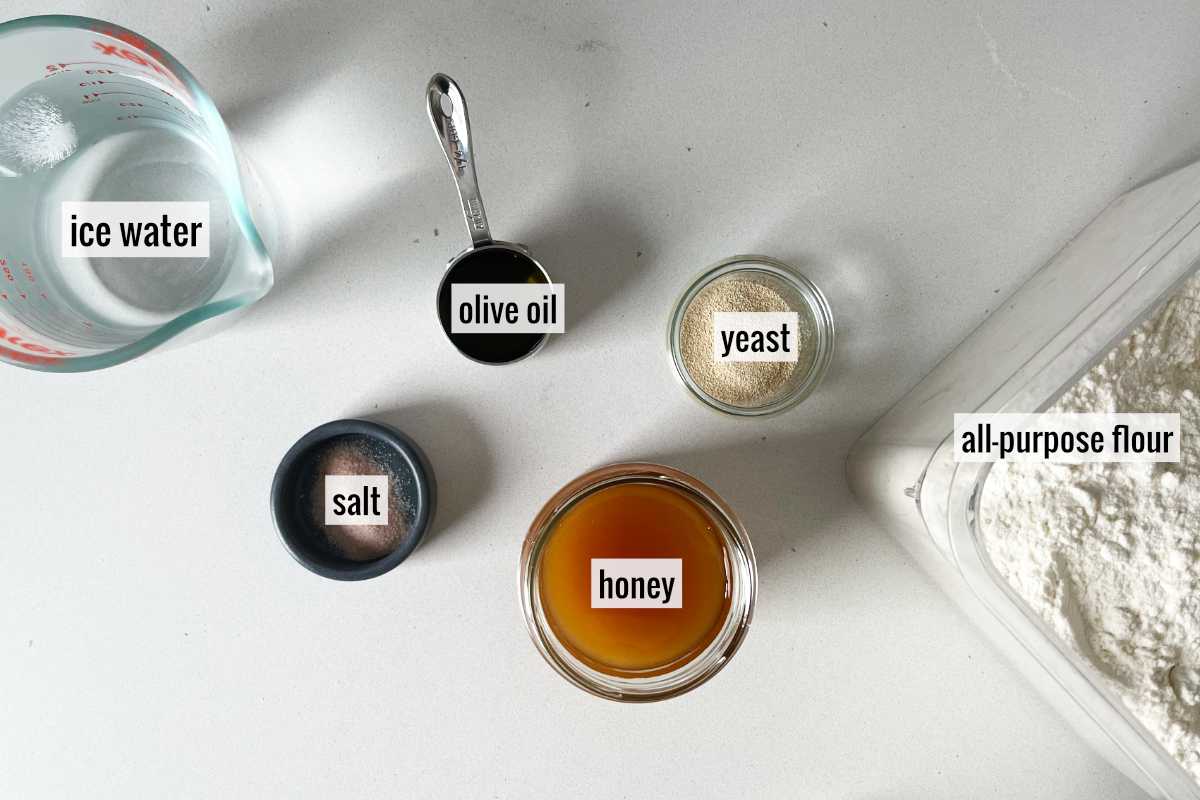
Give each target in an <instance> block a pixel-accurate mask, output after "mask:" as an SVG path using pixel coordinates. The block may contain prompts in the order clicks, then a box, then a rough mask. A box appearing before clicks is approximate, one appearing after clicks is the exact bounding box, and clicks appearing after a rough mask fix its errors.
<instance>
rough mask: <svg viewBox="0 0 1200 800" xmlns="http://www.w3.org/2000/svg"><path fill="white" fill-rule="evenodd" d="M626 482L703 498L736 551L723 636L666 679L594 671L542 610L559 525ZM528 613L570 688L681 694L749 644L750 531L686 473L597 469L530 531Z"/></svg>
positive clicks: (623, 694) (661, 696) (536, 637)
mask: <svg viewBox="0 0 1200 800" xmlns="http://www.w3.org/2000/svg"><path fill="white" fill-rule="evenodd" d="M623 483H649V484H654V485H660V486H670V487H672V488H674V489H676V490H679V491H682V492H683V493H684V494H686V495H687V496H688V497H690V498H691V499H694V500H696V501H697V502H698V503H700V504H701V506H702V507H704V509H705V510H706V511H708V512H709V513H710V514H711V515H712V516H713V518H714V519H715V520H716V521H717V522H718V523H719V527H720V528H721V535H722V537H723V539H724V540H725V543H726V546H727V549H728V552H729V583H730V595H731V596H730V605H729V611H728V613H727V614H726V616H725V620H724V621H723V623H722V626H721V629H720V631H718V633H717V635H716V636H715V637H714V638H713V640H712V641H711V642H709V643H708V644H707V645H706V646H705V647H704V649H703V650H701V651H700V652H699V653H697V654H696V655H694V656H692V657H691V658H690V659H688V660H687V661H685V662H683V663H682V664H680V665H678V666H677V667H675V668H673V669H671V670H669V671H667V672H663V673H661V674H656V675H649V676H638V677H624V676H616V675H610V674H608V673H606V672H601V671H599V670H597V669H594V668H592V667H590V666H589V665H588V664H586V663H584V662H583V661H582V660H580V659H579V658H577V657H576V656H575V655H574V654H572V653H571V652H570V651H569V650H567V648H566V646H565V645H563V644H562V643H561V642H559V640H558V638H557V637H556V636H555V635H554V632H553V631H552V630H551V629H550V626H549V624H548V621H547V620H546V618H545V615H544V613H543V610H542V606H541V595H540V591H539V588H538V576H539V567H540V561H541V553H542V549H543V548H544V546H545V544H546V541H547V540H548V538H549V534H550V532H551V530H553V528H554V525H555V523H556V522H557V521H558V520H559V519H560V518H561V516H562V514H563V513H565V512H566V511H567V510H568V509H569V508H571V507H573V506H574V505H575V503H577V502H578V501H579V500H581V499H583V498H584V497H587V496H589V495H591V494H593V493H595V492H596V491H599V490H601V489H604V488H606V487H609V486H615V485H619V484H623ZM520 589H521V608H522V611H523V612H524V615H525V622H526V625H527V626H528V629H529V636H530V638H531V639H532V640H533V643H534V645H535V646H536V647H537V649H538V652H540V653H541V655H542V657H543V658H544V659H545V660H546V662H547V663H548V664H550V666H551V667H553V668H554V670H555V671H556V672H558V673H559V674H560V675H562V676H563V677H564V678H566V679H567V680H568V681H569V682H570V683H572V684H574V685H575V686H577V687H579V688H580V689H583V690H584V691H586V692H589V693H591V694H593V695H596V696H598V697H604V698H607V699H609V700H617V701H621V702H635V703H636V702H653V701H657V700H665V699H667V698H670V697H676V696H678V695H681V694H683V693H685V692H688V691H691V690H692V689H694V688H696V687H697V686H700V685H701V684H703V683H704V682H705V681H707V680H709V679H710V678H712V676H713V675H715V674H716V673H717V672H719V671H720V670H721V669H722V668H723V667H724V666H725V664H727V663H728V662H729V660H730V659H731V658H732V657H733V655H734V653H736V652H737V650H738V648H739V647H740V646H741V644H742V641H743V640H744V638H745V635H746V632H747V630H748V629H749V626H750V621H751V619H752V617H753V614H754V604H755V599H756V596H757V593H758V591H757V590H758V571H757V566H756V563H755V559H754V550H753V548H752V546H751V544H750V538H749V535H748V534H747V533H746V529H745V527H744V526H743V525H742V523H741V521H740V520H739V519H738V518H737V516H736V515H735V514H734V512H733V510H732V509H731V508H730V507H729V506H728V505H727V504H726V503H725V501H724V500H722V499H721V498H720V496H719V495H717V493H716V492H714V491H713V490H712V489H711V488H709V487H708V486H706V485H705V484H704V483H702V482H701V481H699V480H697V479H696V478H694V477H692V476H691V475H688V474H687V473H685V472H682V471H680V470H677V469H674V468H672V467H667V466H663V465H661V464H654V463H650V462H620V463H615V464H609V465H607V466H603V467H598V468H596V469H593V470H590V471H588V472H586V473H584V474H583V475H580V476H579V477H578V478H575V479H574V480H573V481H571V482H570V483H568V484H567V485H566V486H564V487H562V488H561V489H559V490H558V491H557V492H556V493H555V494H554V496H553V497H551V498H550V499H549V500H548V501H547V502H546V503H545V505H543V506H542V508H541V510H540V511H539V512H538V514H537V516H535V517H534V519H533V522H532V523H531V524H530V526H529V531H528V533H527V534H526V536H525V540H524V543H523V545H522V548H521V575H520Z"/></svg>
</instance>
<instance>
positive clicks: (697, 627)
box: [537, 483, 730, 677]
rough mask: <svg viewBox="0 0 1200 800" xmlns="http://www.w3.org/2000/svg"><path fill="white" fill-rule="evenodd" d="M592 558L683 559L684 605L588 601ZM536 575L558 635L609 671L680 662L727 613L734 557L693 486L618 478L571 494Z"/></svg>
mask: <svg viewBox="0 0 1200 800" xmlns="http://www.w3.org/2000/svg"><path fill="white" fill-rule="evenodd" d="M593 558H679V559H682V560H683V581H682V582H683V586H682V591H683V595H682V597H683V607H682V608H592V607H591V583H590V582H591V559H593ZM537 580H538V592H539V594H540V598H541V603H542V608H543V610H544V612H545V615H546V618H547V621H548V622H549V625H550V629H551V630H552V631H553V633H554V635H555V637H556V638H557V639H558V640H559V642H561V643H562V644H563V645H564V646H565V647H566V648H567V649H568V650H569V651H570V652H571V653H572V654H574V655H575V657H576V658H578V659H579V660H581V661H583V662H584V663H585V664H587V665H588V666H590V667H591V668H592V669H595V670H598V671H600V672H603V673H606V674H608V675H615V676H620V677H649V676H653V675H661V674H663V673H666V672H670V671H672V670H675V669H678V668H679V667H681V666H683V665H684V664H686V663H687V662H688V661H691V660H692V659H693V658H695V657H696V656H697V655H699V654H700V653H701V652H702V651H703V650H704V648H705V647H706V646H708V644H709V643H710V642H712V640H713V639H714V638H716V636H717V633H718V632H719V631H720V630H721V627H722V625H723V624H724V622H725V619H726V617H728V616H729V607H730V586H729V583H730V561H729V557H728V553H727V552H726V547H725V541H724V537H723V536H722V533H721V528H720V526H719V524H718V523H717V521H716V520H715V519H714V518H713V517H712V515H711V514H710V513H709V511H708V510H706V509H705V508H704V507H703V506H701V505H700V504H699V503H698V502H697V501H696V500H695V499H693V498H692V497H691V496H690V495H688V494H687V493H685V492H684V491H681V490H678V489H675V488H673V487H670V486H664V485H660V484H651V483H623V484H615V485H612V486H607V487H604V488H602V489H599V490H597V491H595V492H592V493H591V494H589V495H587V496H585V497H584V498H583V499H581V500H579V501H577V502H576V503H575V504H574V505H573V506H571V507H570V508H569V509H567V511H566V512H564V513H563V514H562V515H561V516H560V517H559V519H558V520H557V522H556V523H555V524H554V527H553V528H551V529H550V531H549V532H548V533H547V539H546V543H545V545H544V546H543V549H542V552H541V555H540V558H539V565H538V578H537Z"/></svg>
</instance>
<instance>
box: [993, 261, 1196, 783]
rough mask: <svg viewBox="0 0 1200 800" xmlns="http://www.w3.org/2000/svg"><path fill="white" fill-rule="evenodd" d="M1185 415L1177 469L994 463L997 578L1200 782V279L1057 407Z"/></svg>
mask: <svg viewBox="0 0 1200 800" xmlns="http://www.w3.org/2000/svg"><path fill="white" fill-rule="evenodd" d="M1051 410H1052V411H1060V412H1090V411H1094V412H1122V411H1123V412H1154V411H1159V412H1179V414H1180V423H1181V432H1182V435H1183V440H1182V443H1181V444H1182V448H1181V449H1182V454H1181V460H1180V463H1179V464H1080V465H1059V464H1007V463H1001V464H997V465H996V466H995V467H994V468H993V470H992V472H991V474H990V476H989V478H988V480H987V482H986V484H985V485H984V490H983V497H982V501H981V509H980V510H981V521H982V525H981V529H982V533H983V539H984V544H985V546H986V548H987V550H988V552H989V554H990V555H991V557H992V560H993V562H994V563H995V565H996V567H997V569H998V570H999V571H1000V573H1001V574H1002V575H1003V576H1004V577H1005V578H1006V579H1007V580H1008V582H1009V583H1010V584H1011V585H1012V587H1013V588H1014V589H1015V590H1016V591H1017V592H1018V593H1019V594H1020V595H1021V596H1022V597H1023V598H1024V599H1025V601H1026V602H1027V603H1029V605H1030V606H1032V608H1033V609H1034V610H1036V611H1037V613H1038V614H1040V615H1041V617H1042V619H1044V620H1045V621H1046V623H1047V624H1048V625H1049V626H1050V627H1051V628H1053V630H1054V631H1055V632H1056V633H1057V634H1058V636H1059V637H1061V638H1062V639H1063V640H1064V641H1065V642H1067V643H1068V644H1069V645H1070V646H1071V647H1072V648H1074V649H1075V650H1076V651H1077V652H1078V653H1079V654H1080V655H1082V656H1083V657H1084V658H1085V659H1087V660H1088V661H1089V662H1091V663H1092V664H1094V665H1095V667H1096V668H1097V670H1098V671H1099V672H1100V673H1101V674H1102V675H1103V676H1104V678H1105V680H1106V681H1107V683H1108V684H1109V685H1110V687H1111V688H1112V690H1113V691H1114V692H1115V693H1116V694H1118V695H1119V696H1120V697H1121V699H1122V700H1123V701H1124V703H1125V705H1126V706H1128V708H1129V710H1130V711H1131V712H1133V714H1134V715H1135V716H1136V717H1137V718H1138V719H1139V720H1141V721H1142V723H1143V724H1144V725H1145V726H1146V728H1148V729H1149V730H1150V732H1151V733H1152V734H1153V735H1154V736H1155V737H1156V738H1157V739H1158V740H1159V741H1160V742H1161V743H1162V745H1163V747H1165V748H1166V750H1167V751H1168V752H1169V753H1171V755H1173V756H1174V757H1175V758H1176V759H1177V760H1178V761H1179V763H1180V764H1182V765H1183V767H1184V768H1185V769H1186V770H1187V771H1188V772H1190V773H1191V775H1192V776H1193V777H1194V778H1195V779H1196V780H1197V781H1198V782H1200V278H1193V279H1192V280H1190V281H1189V282H1188V283H1187V285H1186V286H1185V287H1184V288H1183V289H1182V290H1181V291H1180V292H1179V293H1178V294H1176V295H1175V296H1174V297H1173V298H1172V299H1171V300H1170V301H1168V302H1167V303H1166V304H1165V305H1164V306H1163V307H1162V308H1161V309H1159V310H1158V311H1157V312H1156V313H1155V314H1154V316H1153V317H1151V319H1150V320H1148V321H1147V322H1146V323H1144V324H1143V325H1141V326H1140V327H1139V328H1138V329H1137V330H1136V331H1135V332H1134V333H1133V334H1131V335H1130V336H1129V337H1128V338H1127V339H1126V340H1125V341H1123V342H1122V343H1121V344H1120V345H1118V346H1117V347H1116V348H1115V349H1114V350H1113V351H1112V352H1111V353H1109V354H1108V356H1106V357H1105V359H1104V360H1103V361H1102V362H1101V363H1100V364H1098V365H1096V366H1095V367H1094V368H1093V369H1092V370H1091V371H1090V372H1089V373H1088V374H1087V375H1086V376H1085V377H1084V378H1083V379H1082V380H1081V381H1080V382H1079V383H1078V384H1077V385H1076V386H1074V387H1073V388H1072V389H1071V390H1070V391H1068V392H1067V394H1066V395H1065V396H1063V397H1062V398H1061V399H1060V400H1059V401H1058V402H1057V403H1056V404H1055V405H1054V407H1053V408H1052V409H1051Z"/></svg>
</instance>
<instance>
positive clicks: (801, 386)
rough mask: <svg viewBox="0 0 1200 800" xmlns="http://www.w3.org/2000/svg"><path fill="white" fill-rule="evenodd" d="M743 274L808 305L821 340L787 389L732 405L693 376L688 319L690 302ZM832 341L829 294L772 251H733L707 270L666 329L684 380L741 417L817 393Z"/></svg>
mask: <svg viewBox="0 0 1200 800" xmlns="http://www.w3.org/2000/svg"><path fill="white" fill-rule="evenodd" d="M738 278H741V279H751V280H754V281H757V282H759V283H763V284H766V285H767V286H769V287H770V288H772V289H774V290H775V291H776V292H778V293H779V294H780V295H782V296H783V297H784V299H786V300H787V301H788V303H789V304H790V305H792V306H794V307H795V308H797V309H798V310H799V311H800V314H801V316H802V317H803V316H804V314H805V310H807V312H808V314H809V315H810V316H811V317H812V323H813V329H814V333H815V335H816V340H817V341H816V351H815V352H814V354H813V359H812V363H811V364H810V365H809V367H808V369H797V370H795V371H794V372H793V373H792V374H791V376H790V377H789V378H788V381H787V384H786V385H785V387H784V389H783V391H782V393H780V394H778V395H776V396H775V397H773V398H772V399H771V400H769V401H768V402H767V403H765V404H764V405H760V406H738V405H731V404H730V403H726V402H724V401H722V400H719V399H717V398H715V397H713V396H712V395H710V394H709V393H708V392H706V391H704V389H702V388H701V387H700V385H699V384H698V383H697V382H696V380H695V379H694V378H692V375H691V373H690V372H688V369H687V366H686V364H685V363H684V359H683V345H682V330H683V318H684V314H685V312H686V311H687V309H688V306H690V305H691V304H692V301H693V300H695V299H696V296H697V295H699V294H700V292H702V291H703V290H704V289H706V288H707V287H708V286H710V285H712V284H714V283H719V282H722V281H728V280H734V279H738ZM833 342H834V330H833V313H832V312H831V311H830V310H829V302H828V301H827V300H826V299H825V295H823V294H822V293H821V290H820V289H818V288H817V287H816V286H815V285H814V284H813V283H812V281H810V280H808V278H805V277H804V276H803V275H801V274H800V273H799V272H797V271H796V270H794V269H792V268H791V267H790V266H788V265H787V264H784V263H783V262H782V261H777V260H776V259H773V258H770V257H768V256H753V255H743V256H733V257H731V258H727V259H725V260H724V261H720V262H718V263H716V264H714V265H713V266H711V267H709V268H708V269H706V270H704V272H702V273H701V274H700V276H699V277H697V278H696V279H695V280H694V281H692V283H691V284H690V285H689V286H688V287H687V289H685V290H684V292H683V295H682V296H681V297H680V298H679V300H678V302H676V303H675V306H674V308H673V309H672V310H671V319H670V324H669V325H668V328H667V347H668V349H669V351H670V353H671V361H672V363H673V364H674V366H675V374H676V376H677V377H678V378H679V380H680V381H681V382H682V383H683V385H684V386H685V387H686V388H687V390H688V391H689V392H690V393H691V394H692V396H693V397H695V398H696V399H698V400H699V401H700V402H702V403H704V404H705V405H706V406H708V407H709V408H712V409H715V410H717V411H722V412H724V413H726V414H732V415H734V416H738V417H762V416H767V415H768V414H777V413H779V412H781V411H786V410H787V409H789V408H791V407H792V406H794V405H796V404H797V403H799V402H800V401H801V400H803V399H804V398H806V397H808V396H809V395H810V394H812V392H813V390H814V389H816V388H817V385H818V384H819V383H820V382H821V379H822V378H823V377H825V372H826V370H828V369H829V362H830V361H832V360H833Z"/></svg>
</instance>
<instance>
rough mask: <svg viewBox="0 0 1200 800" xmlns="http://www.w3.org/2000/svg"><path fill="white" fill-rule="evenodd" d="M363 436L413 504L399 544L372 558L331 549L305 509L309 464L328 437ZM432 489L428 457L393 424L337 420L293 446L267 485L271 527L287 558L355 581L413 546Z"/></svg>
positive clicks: (430, 508) (428, 513)
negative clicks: (352, 556)
mask: <svg viewBox="0 0 1200 800" xmlns="http://www.w3.org/2000/svg"><path fill="white" fill-rule="evenodd" d="M358 438H362V439H365V440H367V442H368V444H369V446H370V447H371V450H372V453H373V455H375V456H376V457H377V460H379V461H380V462H382V463H381V464H380V466H385V467H387V469H388V471H389V472H390V473H391V477H392V479H393V480H397V481H400V487H399V488H400V493H401V494H402V495H403V496H406V497H407V498H409V499H410V500H411V502H412V508H413V515H412V524H411V526H410V528H409V531H408V534H407V535H406V536H405V537H404V538H403V539H402V540H401V541H400V544H399V546H397V548H396V549H395V550H393V551H391V552H390V553H388V554H387V555H385V556H383V557H381V558H377V559H374V560H372V561H353V560H351V559H348V558H345V557H343V556H341V555H339V554H338V553H337V551H336V550H334V549H333V548H332V547H331V546H330V544H329V542H328V541H327V540H326V537H325V536H324V535H323V534H322V533H321V532H320V531H319V530H318V529H317V527H316V526H315V525H314V524H313V522H312V515H311V513H309V512H308V511H307V509H308V508H309V503H310V502H311V498H310V497H309V491H310V488H311V486H312V485H313V477H314V476H313V470H314V469H315V465H314V462H315V460H316V458H317V456H319V455H320V453H321V452H322V451H323V450H324V448H325V447H326V446H327V445H328V444H329V443H330V442H332V441H334V440H337V439H358ZM436 505H437V487H436V484H435V482H434V478H433V469H432V468H431V467H430V466H429V461H428V459H426V458H425V454H424V453H423V452H421V448H419V447H418V446H417V444H416V442H414V441H413V440H412V439H410V438H408V437H407V436H405V435H404V434H403V433H401V432H400V431H398V430H396V429H395V428H391V427H389V426H387V425H381V424H379V423H377V422H368V421H367V420H361V419H340V420H336V421H334V422H327V423H325V424H324V425H321V426H320V427H318V428H315V429H313V430H311V431H309V432H308V433H306V434H305V435H304V436H302V437H301V438H300V441H298V442H296V443H295V444H294V445H292V449H290V450H288V451H287V453H286V454H285V455H284V457H283V460H282V461H280V462H279V468H278V469H276V470H275V480H274V481H272V483H271V514H272V516H273V517H274V519H275V529H276V530H278V531H279V537H280V538H281V539H282V540H283V544H284V546H285V547H286V548H287V549H288V552H290V553H291V554H292V557H293V558H295V559H296V560H297V561H299V562H300V563H301V564H302V565H303V566H304V567H306V568H307V569H309V570H311V571H313V572H315V573H316V574H318V575H322V576H324V577H326V578H334V579H335V580H340V581H357V580H363V579H364V578H374V577H375V576H377V575H382V574H383V573H385V572H387V571H388V570H390V569H392V568H393V567H395V566H396V565H397V564H399V563H400V562H401V561H403V560H404V559H406V558H408V556H409V555H410V554H411V553H412V552H413V551H414V550H416V549H417V545H419V544H420V543H421V540H422V539H423V538H424V537H425V532H426V531H427V530H429V526H430V524H431V523H432V522H433V513H434V509H435V507H436Z"/></svg>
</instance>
